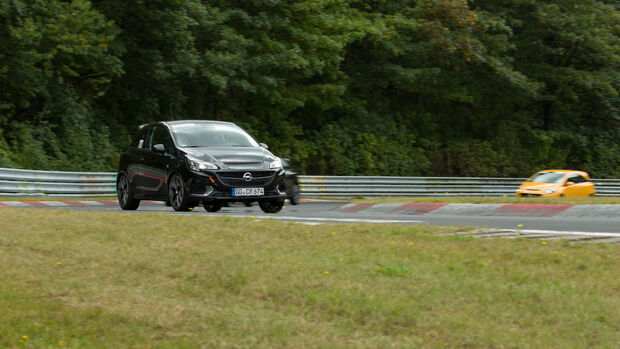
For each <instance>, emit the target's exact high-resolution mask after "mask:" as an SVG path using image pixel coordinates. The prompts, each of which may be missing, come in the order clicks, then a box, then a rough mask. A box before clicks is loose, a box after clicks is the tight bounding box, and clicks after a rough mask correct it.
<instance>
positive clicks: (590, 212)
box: [338, 202, 620, 218]
mask: <svg viewBox="0 0 620 349" xmlns="http://www.w3.org/2000/svg"><path fill="white" fill-rule="evenodd" d="M338 211H340V212H342V213H357V214H364V213H385V214H403V215H415V216H423V215H427V214H431V215H461V216H515V217H596V218H617V217H620V205H546V204H448V203H434V202H421V203H411V202H409V203H402V202H392V203H377V204H372V203H370V204H355V203H350V204H345V205H342V206H340V207H339V208H338Z"/></svg>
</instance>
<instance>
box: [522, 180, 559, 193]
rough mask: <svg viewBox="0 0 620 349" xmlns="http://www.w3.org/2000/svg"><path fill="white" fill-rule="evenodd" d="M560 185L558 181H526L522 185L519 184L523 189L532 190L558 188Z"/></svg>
mask: <svg viewBox="0 0 620 349" xmlns="http://www.w3.org/2000/svg"><path fill="white" fill-rule="evenodd" d="M559 186H560V185H559V184H558V183H531V182H525V183H523V184H521V186H519V188H521V190H525V189H527V190H532V191H543V190H547V189H553V188H557V187H559Z"/></svg>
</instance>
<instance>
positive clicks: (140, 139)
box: [130, 127, 148, 148]
mask: <svg viewBox="0 0 620 349" xmlns="http://www.w3.org/2000/svg"><path fill="white" fill-rule="evenodd" d="M147 129H148V127H143V128H141V129H139V130H138V131H137V132H136V134H135V135H134V136H133V138H132V139H131V144H130V147H131V148H144V146H145V144H146V137H145V135H146V130H147Z"/></svg>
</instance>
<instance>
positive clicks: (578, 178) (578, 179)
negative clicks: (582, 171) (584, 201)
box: [566, 175, 587, 184]
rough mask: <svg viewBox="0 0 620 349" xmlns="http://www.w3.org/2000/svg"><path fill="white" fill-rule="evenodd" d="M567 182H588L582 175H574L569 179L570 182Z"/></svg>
mask: <svg viewBox="0 0 620 349" xmlns="http://www.w3.org/2000/svg"><path fill="white" fill-rule="evenodd" d="M566 181H567V182H573V183H575V184H578V183H583V182H587V181H586V179H585V178H583V177H581V176H580V175H572V176H570V177H568V180H566Z"/></svg>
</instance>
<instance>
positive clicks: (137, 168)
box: [127, 126, 153, 197]
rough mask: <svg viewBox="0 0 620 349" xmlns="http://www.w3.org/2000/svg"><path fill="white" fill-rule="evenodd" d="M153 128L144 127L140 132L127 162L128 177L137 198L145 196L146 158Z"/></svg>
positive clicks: (133, 143)
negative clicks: (144, 174)
mask: <svg viewBox="0 0 620 349" xmlns="http://www.w3.org/2000/svg"><path fill="white" fill-rule="evenodd" d="M152 129H153V127H152V126H144V127H143V128H142V129H140V131H139V132H138V135H137V137H136V138H135V139H134V142H132V147H131V151H130V156H128V160H127V175H128V176H129V183H130V185H131V189H132V191H133V193H134V194H135V195H136V196H137V197H141V196H142V195H143V194H144V190H143V189H142V188H143V187H144V182H145V179H144V176H143V173H144V156H145V154H146V153H147V152H148V141H149V138H150V136H151V132H152Z"/></svg>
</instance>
